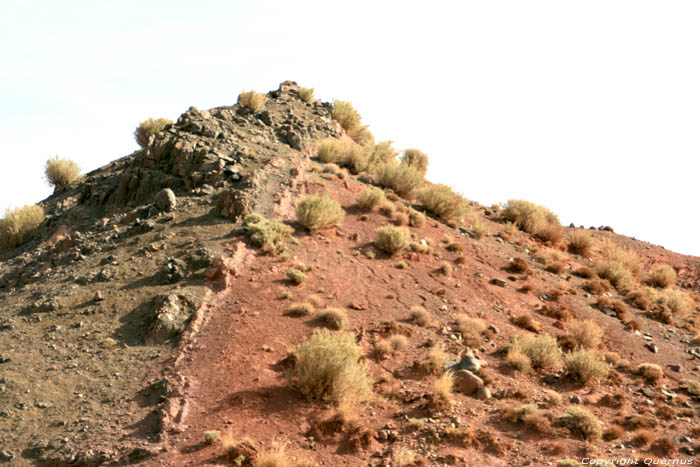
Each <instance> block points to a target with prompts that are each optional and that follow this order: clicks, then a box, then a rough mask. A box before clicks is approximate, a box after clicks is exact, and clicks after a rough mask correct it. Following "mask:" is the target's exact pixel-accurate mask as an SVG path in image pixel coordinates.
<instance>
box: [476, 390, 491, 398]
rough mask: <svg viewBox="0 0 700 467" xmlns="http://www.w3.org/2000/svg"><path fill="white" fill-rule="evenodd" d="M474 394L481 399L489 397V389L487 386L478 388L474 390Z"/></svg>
mask: <svg viewBox="0 0 700 467" xmlns="http://www.w3.org/2000/svg"><path fill="white" fill-rule="evenodd" d="M474 396H475V397H476V398H477V399H481V400H487V399H491V390H490V389H489V388H479V389H477V390H476V393H475V394H474Z"/></svg>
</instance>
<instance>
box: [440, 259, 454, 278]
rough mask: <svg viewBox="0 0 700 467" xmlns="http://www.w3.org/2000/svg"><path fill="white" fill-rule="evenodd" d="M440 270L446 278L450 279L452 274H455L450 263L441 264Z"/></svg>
mask: <svg viewBox="0 0 700 467" xmlns="http://www.w3.org/2000/svg"><path fill="white" fill-rule="evenodd" d="M438 270H439V271H440V273H441V274H442V275H444V276H448V277H450V276H452V272H453V269H452V265H451V264H450V263H448V262H447V261H443V262H442V263H440V267H439V268H438Z"/></svg>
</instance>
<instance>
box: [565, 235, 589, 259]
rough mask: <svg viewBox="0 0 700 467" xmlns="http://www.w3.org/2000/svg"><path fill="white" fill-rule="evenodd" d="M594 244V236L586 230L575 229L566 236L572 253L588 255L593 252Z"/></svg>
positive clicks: (567, 244) (567, 245) (568, 247)
mask: <svg viewBox="0 0 700 467" xmlns="http://www.w3.org/2000/svg"><path fill="white" fill-rule="evenodd" d="M592 246H593V237H591V234H589V233H588V232H586V231H585V230H580V229H577V230H574V231H573V232H571V233H569V235H568V236H567V237H566V247H567V249H568V250H569V252H570V253H574V254H577V255H581V256H588V255H590V254H591V247H592Z"/></svg>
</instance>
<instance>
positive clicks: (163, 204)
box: [154, 188, 177, 212]
mask: <svg viewBox="0 0 700 467" xmlns="http://www.w3.org/2000/svg"><path fill="white" fill-rule="evenodd" d="M154 204H155V207H156V208H157V209H158V210H159V211H165V212H170V211H173V210H174V209H175V208H176V207H177V198H176V197H175V193H174V192H173V190H171V189H170V188H164V189H162V190H160V192H158V194H157V195H156V200H155V203H154Z"/></svg>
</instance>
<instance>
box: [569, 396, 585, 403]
mask: <svg viewBox="0 0 700 467" xmlns="http://www.w3.org/2000/svg"><path fill="white" fill-rule="evenodd" d="M569 402H571V403H572V404H580V403H581V402H583V401H582V400H581V398H580V397H579V396H571V397H570V398H569Z"/></svg>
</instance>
